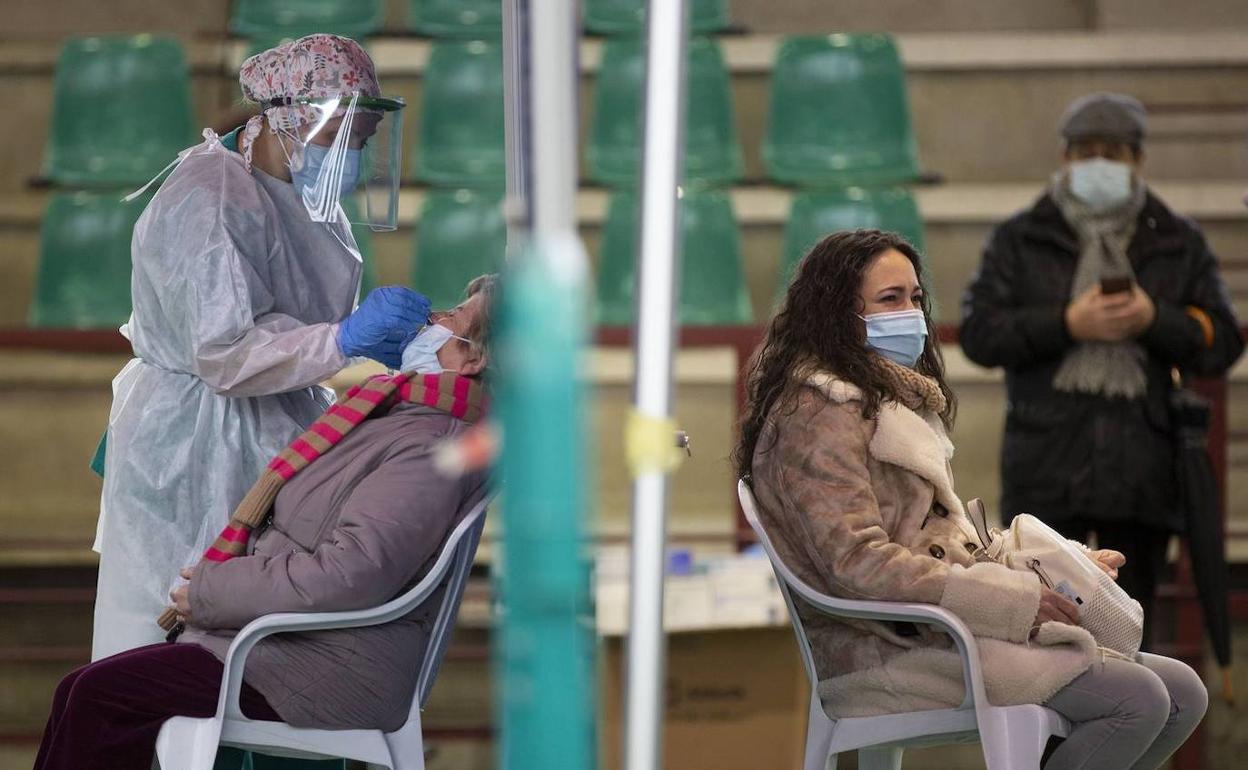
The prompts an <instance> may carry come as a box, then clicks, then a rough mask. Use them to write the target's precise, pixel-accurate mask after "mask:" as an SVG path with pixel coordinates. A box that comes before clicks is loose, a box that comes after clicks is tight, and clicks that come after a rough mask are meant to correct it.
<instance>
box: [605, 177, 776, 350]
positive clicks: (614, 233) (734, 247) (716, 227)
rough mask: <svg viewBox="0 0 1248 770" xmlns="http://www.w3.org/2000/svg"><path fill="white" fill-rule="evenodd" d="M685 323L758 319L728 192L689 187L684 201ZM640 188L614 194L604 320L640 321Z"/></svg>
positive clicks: (680, 303)
mask: <svg viewBox="0 0 1248 770" xmlns="http://www.w3.org/2000/svg"><path fill="white" fill-rule="evenodd" d="M680 214H681V216H680V228H681V242H682V243H683V244H684V246H683V249H682V256H681V265H680V271H681V279H680V297H679V299H678V302H677V308H678V310H677V317H678V318H679V320H680V324H681V325H682V326H717V325H732V324H747V323H751V322H753V320H754V311H753V308H752V306H751V303H750V292H749V286H748V282H747V280H746V275H745V261H744V258H743V256H742V252H741V235H740V231H739V229H738V227H737V220H736V216H735V215H734V214H733V211H732V200H731V198H729V196H728V195H727V194H726V193H724V192H723V191H722V190H699V189H693V188H686V189H685V192H684V195H683V196H682V197H681V199H680ZM639 215H640V208H639V206H638V197H637V193H636V191H635V190H623V189H622V190H617V191H616V192H615V193H614V194H613V195H612V196H611V205H610V208H609V210H608V212H607V222H606V225H605V227H604V228H603V233H602V248H601V250H600V251H601V259H599V268H598V321H599V323H602V324H607V325H612V326H615V325H621V326H624V325H628V324H631V323H634V316H635V314H636V302H635V301H634V291H635V289H636V285H637V280H636V261H637V233H638V228H637V223H638V221H639V219H638V217H639Z"/></svg>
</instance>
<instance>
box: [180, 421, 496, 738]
mask: <svg viewBox="0 0 1248 770" xmlns="http://www.w3.org/2000/svg"><path fill="white" fill-rule="evenodd" d="M469 427H470V425H469V423H466V422H464V421H463V420H460V419H457V418H455V417H452V416H451V415H449V414H447V413H446V412H443V411H439V410H437V409H434V408H431V407H427V406H422V405H420V404H415V403H401V404H398V405H396V406H395V407H393V408H392V409H390V410H389V411H388V412H386V413H385V414H382V415H379V416H376V417H370V418H369V419H368V420H365V421H364V422H363V423H361V424H360V425H359V426H357V427H356V428H355V429H353V430H352V431H351V432H350V433H348V434H347V435H346V436H345V437H343V439H342V441H340V442H339V443H338V444H337V445H336V446H334V448H333V449H331V450H330V451H329V452H327V453H326V454H325V455H323V456H322V457H320V458H318V459H317V460H316V461H315V462H313V463H312V464H310V465H308V467H307V468H305V469H304V470H303V471H301V472H300V473H299V474H298V475H297V476H295V477H294V478H292V479H291V480H290V482H289V483H287V484H286V485H285V486H283V487H282V491H281V492H280V493H278V495H277V500H276V501H275V503H274V505H273V514H272V517H271V518H270V519H269V521H268V522H267V524H266V525H264V526H263V527H262V529H260V530H258V531H257V534H255V535H253V536H252V539H251V549H250V552H249V554H248V555H247V556H240V557H237V558H234V559H230V560H229V561H225V562H211V561H207V560H205V561H202V562H200V564H199V565H198V566H197V567H196V568H195V572H194V574H193V575H192V577H191V583H190V604H191V624H190V625H188V627H187V630H186V631H185V632H184V633H183V634H182V635H181V636H180V637H178V643H180V644H183V643H184V644H198V645H200V646H201V647H205V648H207V649H208V650H209V651H210V652H212V653H213V654H214V655H216V656H217V657H218V658H222V659H224V657H225V653H226V650H228V649H229V646H230V642H232V641H233V639H234V636H235V634H236V633H237V631H238V629H240V628H242V627H243V626H245V625H247V624H248V623H249V622H251V621H252V620H255V619H256V618H258V617H260V616H261V615H268V614H270V613H274V612H333V611H338V610H358V609H364V608H366V607H375V606H377V605H378V604H381V603H382V602H385V601H388V600H390V599H392V598H394V597H395V596H397V595H398V594H400V593H403V592H404V591H406V590H407V589H408V588H410V587H412V586H413V585H415V584H416V582H417V581H419V580H420V579H421V578H422V577H424V576H425V574H426V573H428V571H429V569H430V568H431V567H432V566H433V563H434V562H435V561H436V560H437V556H438V554H439V553H440V552H441V550H442V546H443V544H444V543H445V542H446V539H447V536H448V535H449V534H450V532H451V530H452V529H454V528H455V525H456V524H458V523H459V522H460V520H461V519H463V517H464V516H465V515H467V513H468V511H470V510H471V509H472V507H473V506H475V505H476V504H477V503H478V502H480V501H481V500H482V499H483V498H484V497H485V496H486V495H487V494H488V492H489V489H488V487H487V484H486V475H485V473H484V472H474V473H469V474H465V475H463V476H460V477H458V478H448V477H446V476H445V475H443V474H442V473H440V472H439V471H438V470H437V469H436V468H435V466H434V462H433V456H434V450H435V448H436V447H437V446H438V445H439V443H441V442H442V441H445V440H448V439H452V438H454V437H455V436H458V435H460V434H461V433H463V432H464V431H466V430H468V428H469ZM441 595H442V589H439V590H438V591H436V592H435V593H434V595H433V596H432V597H430V600H429V601H427V602H425V603H424V604H422V605H421V606H420V607H417V608H416V609H415V610H413V611H412V612H411V613H409V614H408V615H405V616H404V617H402V618H399V619H397V620H394V621H391V622H389V623H384V624H382V625H378V626H368V627H364V628H342V629H335V630H329V631H309V632H306V633H288V634H277V635H274V636H270V637H268V638H266V639H262V640H261V641H260V642H259V644H257V645H256V647H255V649H254V650H252V652H251V655H250V656H248V658H247V666H246V668H245V670H244V673H243V680H244V681H245V682H247V683H248V684H250V685H251V686H252V687H254V688H255V689H256V690H258V691H259V692H260V694H261V695H263V696H264V698H265V700H267V701H268V702H269V705H271V706H272V707H273V709H274V710H275V711H276V712H277V713H278V714H279V715H280V716H281V717H282V719H283V720H284V721H286V722H287V723H289V724H292V725H294V726H296V727H319V728H326V729H335V730H336V729H347V728H363V729H381V730H385V731H393V730H396V729H398V728H399V727H401V726H402V725H403V723H404V722H405V721H406V720H407V716H408V711H409V708H410V706H411V702H412V693H413V692H414V691H415V689H416V678H417V675H418V674H419V671H418V664H419V662H420V660H421V659H422V658H423V656H424V651H425V648H426V646H427V645H428V642H429V635H430V632H431V630H432V626H433V621H434V612H435V608H436V606H437V599H438V598H440V597H441Z"/></svg>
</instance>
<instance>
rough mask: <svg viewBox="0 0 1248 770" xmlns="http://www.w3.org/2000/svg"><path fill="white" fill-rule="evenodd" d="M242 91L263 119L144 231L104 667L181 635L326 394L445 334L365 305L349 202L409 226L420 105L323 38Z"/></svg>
mask: <svg viewBox="0 0 1248 770" xmlns="http://www.w3.org/2000/svg"><path fill="white" fill-rule="evenodd" d="M240 82H241V83H242V87H243V93H244V95H245V96H246V97H247V98H248V99H250V100H251V101H253V102H256V103H259V104H260V105H261V107H262V108H263V112H262V115H261V116H257V117H256V118H253V119H252V120H251V121H250V122H249V123H248V125H247V126H246V128H244V129H240V130H239V131H237V132H234V133H233V134H230V135H227V136H226V137H218V136H217V135H216V134H214V133H213V132H212V131H210V130H206V131H205V132H204V137H205V141H204V142H203V143H202V144H199V145H197V146H195V147H193V148H190V149H189V150H186V151H184V152H183V153H182V154H181V155H180V156H179V163H178V164H177V166H176V167H175V168H174V171H173V173H172V174H171V175H170V176H169V177H168V179H167V180H166V181H165V182H164V184H163V185H162V186H161V188H160V190H159V192H157V194H156V195H155V197H154V198H153V199H152V201H151V203H150V204H149V205H148V207H147V209H146V211H144V213H143V215H142V217H141V218H140V219H139V221H138V224H137V225H136V226H135V230H134V239H133V244H132V256H133V263H134V264H133V278H132V294H133V315H132V316H131V318H130V322H129V324H128V329H127V330H125V331H126V332H127V335H128V336H129V338H130V341H131V344H132V347H133V350H134V359H133V360H132V361H130V362H129V363H128V364H127V365H126V367H125V368H124V369H123V370H122V371H121V373H120V374H118V375H117V378H116V379H115V380H114V382H113V405H112V410H111V413H110V415H109V423H108V431H107V445H106V453H105V464H104V468H105V471H104V489H103V496H102V500H101V510H100V521H99V526H98V529H97V535H96V543H95V549H96V550H97V551H98V552H99V554H100V572H99V586H98V593H97V598H96V606H95V634H94V639H93V644H92V659H99V658H102V657H106V656H108V655H112V654H114V653H118V652H121V651H124V650H127V649H131V648H134V647H139V646H142V645H145V644H151V643H155V642H159V641H161V640H162V639H163V638H164V632H163V631H161V629H160V628H159V627H158V626H157V625H156V622H155V621H156V617H157V616H158V615H159V614H160V613H161V611H162V610H163V609H164V608H165V607H166V606H168V604H169V591H170V590H171V588H173V587H174V586H175V584H176V582H177V580H178V570H179V568H181V567H183V566H187V565H190V564H193V563H194V562H195V561H197V560H198V558H199V555H200V554H201V553H202V552H203V550H204V548H205V547H207V546H208V545H209V544H210V543H211V542H212V540H213V539H214V538H215V537H216V534H217V532H218V531H219V530H220V529H221V527H222V526H223V525H224V524H225V523H226V522H227V520H228V519H229V516H230V514H231V512H232V511H233V509H234V507H235V506H236V505H237V504H238V502H239V501H240V500H241V499H242V497H243V495H244V494H245V493H246V491H247V489H248V488H249V487H250V486H251V485H252V483H253V482H254V481H255V480H256V478H257V477H258V476H259V474H260V473H261V471H262V470H263V468H264V466H265V464H266V463H267V462H268V461H269V459H270V458H271V457H272V456H273V455H275V454H277V453H278V452H279V451H280V450H281V449H282V448H283V447H285V446H286V444H287V443H289V442H290V441H291V440H292V439H293V438H294V437H295V436H296V435H297V434H299V433H300V432H301V431H302V430H303V429H304V428H305V427H306V426H307V425H308V424H309V423H311V422H312V421H313V420H314V419H315V418H316V417H317V416H318V415H320V414H321V412H322V411H323V410H324V409H325V408H326V407H327V406H328V405H329V404H330V403H331V400H332V394H331V392H330V391H328V390H326V389H325V388H323V387H320V386H319V385H318V383H320V382H322V381H324V380H325V379H327V378H328V377H330V376H332V375H334V374H335V373H336V372H338V371H339V370H340V369H342V368H344V366H346V365H347V364H348V362H349V360H350V359H351V358H353V357H368V358H373V359H376V360H379V361H381V362H383V363H385V364H387V365H389V366H392V367H396V368H397V367H398V365H399V356H400V351H401V350H402V346H403V343H404V342H405V341H406V340H407V339H409V338H410V337H411V336H413V335H414V334H415V333H416V331H418V329H419V328H420V327H421V326H422V325H423V324H424V323H425V321H426V320H427V317H428V312H429V303H428V301H427V300H426V299H425V298H424V297H423V296H421V295H419V294H417V293H415V292H413V291H411V290H409V289H404V288H400V287H385V288H382V289H378V290H376V291H374V292H371V293H370V294H369V295H368V296H367V297H366V298H365V299H364V300H363V301H362V302H361V303H360V304H359V307H358V309H357V308H356V307H355V305H356V301H357V297H358V292H359V285H360V276H361V261H360V254H359V251H358V249H357V248H356V245H355V240H354V239H353V237H352V235H351V229H350V223H349V222H348V221H347V219H346V217H345V215H344V214H343V211H342V208H341V206H340V205H339V200H338V198H339V195H340V194H346V193H348V192H353V193H356V194H363V193H362V191H363V189H364V187H365V186H367V187H368V189H367V195H368V206H367V207H366V208H367V210H368V211H369V212H370V214H369V215H368V216H370V217H371V218H374V219H375V220H376V222H375V223H380V224H381V225H382V226H383V227H384V226H390V227H392V226H393V215H394V198H393V196H394V195H397V179H398V168H397V157H398V153H397V147H396V148H393V149H394V151H393V152H392V151H391V147H390V146H388V145H386V142H387V141H389V142H399V143H400V144H399V145H398V146H401V135H399V136H396V135H395V132H394V129H395V126H396V124H397V125H398V126H399V127H400V129H399V130H401V123H398V121H397V116H398V115H400V114H401V109H402V102H401V100H388V99H385V98H383V97H381V96H380V92H379V88H378V84H377V78H376V74H375V72H374V69H373V65H372V61H371V60H370V59H369V57H368V55H367V54H366V53H365V52H364V51H363V49H362V48H360V46H359V45H358V44H356V43H355V42H354V41H351V40H349V39H346V38H340V37H335V36H332V35H312V36H309V37H307V38H302V39H300V40H297V41H294V42H292V43H286V44H283V45H281V46H278V47H277V48H274V49H271V50H269V51H265V52H264V53H261V54H258V55H257V56H254V57H252V58H251V59H248V60H247V62H245V63H244V65H243V68H242V71H241V73H240ZM387 120H389V121H390V122H389V123H386V121H387ZM236 143H237V144H241V147H238V146H236ZM240 150H241V151H240ZM383 156H384V157H383ZM387 175H390V178H388V177H387ZM387 195H388V196H390V197H389V198H388V199H385V197H384V196H387ZM375 200H376V201H380V202H377V203H375V202H374V201H375ZM374 215H380V216H374ZM387 216H388V220H387Z"/></svg>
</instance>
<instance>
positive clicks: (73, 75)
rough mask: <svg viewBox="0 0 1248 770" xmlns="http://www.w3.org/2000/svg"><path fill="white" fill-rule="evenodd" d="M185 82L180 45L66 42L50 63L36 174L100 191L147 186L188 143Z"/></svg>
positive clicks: (141, 38)
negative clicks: (47, 113) (46, 125)
mask: <svg viewBox="0 0 1248 770" xmlns="http://www.w3.org/2000/svg"><path fill="white" fill-rule="evenodd" d="M190 85H191V80H190V74H189V70H188V69H187V64H186V58H185V56H184V55H183V53H182V45H181V43H179V42H178V41H177V40H174V39H172V38H166V37H153V36H152V35H132V36H109V37H91V38H73V39H70V40H67V41H66V42H65V45H64V47H63V48H62V49H61V53H60V56H59V58H58V59H57V63H56V83H55V85H54V87H53V92H52V125H51V128H50V129H49V131H48V139H47V149H46V150H45V154H44V159H43V172H42V173H43V175H44V176H46V177H47V178H48V179H50V180H52V181H54V182H56V183H58V184H63V185H73V186H87V187H102V188H116V187H123V186H128V185H135V186H138V185H141V184H143V183H144V182H146V181H148V180H149V179H151V178H152V177H153V176H154V175H155V174H156V173H157V172H158V171H160V169H161V168H162V167H164V166H165V164H167V163H169V161H171V160H173V159H174V157H175V156H176V155H177V154H178V152H179V151H181V150H182V149H183V148H185V147H186V146H187V145H190V144H193V143H194V142H195V141H196V139H195V129H194V125H195V119H194V111H193V109H192V107H191V88H190ZM118 197H120V196H118Z"/></svg>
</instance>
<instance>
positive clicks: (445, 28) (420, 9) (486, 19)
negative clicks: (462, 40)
mask: <svg viewBox="0 0 1248 770" xmlns="http://www.w3.org/2000/svg"><path fill="white" fill-rule="evenodd" d="M407 8H408V12H407V26H408V28H409V29H411V30H413V31H415V32H419V33H421V34H423V35H429V36H430V37H471V38H477V39H481V38H494V37H497V36H499V35H500V34H502V31H503V4H502V3H501V2H499V0H408V5H407Z"/></svg>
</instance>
